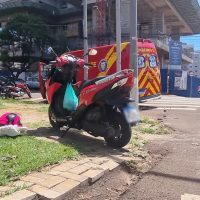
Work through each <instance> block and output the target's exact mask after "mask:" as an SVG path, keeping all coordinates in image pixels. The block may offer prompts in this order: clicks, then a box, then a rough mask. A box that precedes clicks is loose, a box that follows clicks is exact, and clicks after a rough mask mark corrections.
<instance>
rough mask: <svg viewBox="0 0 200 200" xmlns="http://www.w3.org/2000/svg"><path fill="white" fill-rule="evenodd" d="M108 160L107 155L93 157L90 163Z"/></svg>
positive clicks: (101, 162) (100, 162)
mask: <svg viewBox="0 0 200 200" xmlns="http://www.w3.org/2000/svg"><path fill="white" fill-rule="evenodd" d="M107 161H109V158H108V157H95V158H93V159H92V163H95V164H98V165H102V164H103V163H105V162H107Z"/></svg>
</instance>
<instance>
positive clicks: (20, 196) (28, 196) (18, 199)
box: [0, 189, 37, 200]
mask: <svg viewBox="0 0 200 200" xmlns="http://www.w3.org/2000/svg"><path fill="white" fill-rule="evenodd" d="M36 196H37V195H36V193H35V192H31V191H29V190H25V189H24V190H20V191H17V192H15V193H13V194H11V195H8V196H6V197H4V198H2V199H0V200H34V199H35V198H36Z"/></svg>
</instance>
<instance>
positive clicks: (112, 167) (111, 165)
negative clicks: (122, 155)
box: [101, 160, 119, 171]
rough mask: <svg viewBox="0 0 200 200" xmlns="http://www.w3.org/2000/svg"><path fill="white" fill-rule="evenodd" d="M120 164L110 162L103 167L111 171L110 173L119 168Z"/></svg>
mask: <svg viewBox="0 0 200 200" xmlns="http://www.w3.org/2000/svg"><path fill="white" fill-rule="evenodd" d="M118 166H119V164H118V163H117V162H115V161H113V160H109V161H108V162H105V163H104V164H102V165H101V167H103V168H104V169H107V168H108V169H109V170H110V171H111V170H113V169H115V168H116V167H118Z"/></svg>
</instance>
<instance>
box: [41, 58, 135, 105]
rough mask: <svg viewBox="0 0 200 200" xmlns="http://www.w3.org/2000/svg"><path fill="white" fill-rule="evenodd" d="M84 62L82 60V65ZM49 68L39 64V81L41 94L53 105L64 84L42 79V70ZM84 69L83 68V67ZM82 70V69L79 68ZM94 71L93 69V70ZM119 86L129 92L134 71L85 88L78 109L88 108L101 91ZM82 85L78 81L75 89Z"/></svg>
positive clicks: (106, 78) (107, 78)
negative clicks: (56, 93) (127, 89)
mask: <svg viewBox="0 0 200 200" xmlns="http://www.w3.org/2000/svg"><path fill="white" fill-rule="evenodd" d="M81 62H82V61H81V60H80V63H81ZM45 67H46V68H48V65H45V64H44V63H39V64H38V70H39V81H40V84H41V87H40V89H41V94H42V97H43V98H47V100H48V103H51V102H52V100H53V96H54V94H55V92H56V91H57V90H58V89H59V88H60V87H61V86H62V84H60V83H57V82H55V83H53V84H50V81H51V77H49V78H48V79H47V80H46V81H44V80H43V77H42V68H43V69H44V68H45ZM82 67H83V66H82ZM79 69H81V68H79ZM91 69H92V68H91ZM122 79H123V80H124V82H123V83H121V82H119V83H118V84H117V82H118V81H120V80H122ZM115 83H116V84H117V85H116V86H119V85H120V84H122V85H120V86H122V87H123V88H129V90H130V89H131V88H132V87H133V72H132V70H128V69H126V70H122V71H121V72H118V73H115V74H113V75H111V76H107V77H105V78H102V79H100V80H97V81H96V82H95V83H93V84H91V85H89V86H87V87H85V88H83V89H82V90H81V92H80V95H79V97H78V98H79V105H78V108H80V107H82V106H88V105H90V104H92V103H94V102H93V97H94V96H95V95H96V94H97V93H98V92H100V91H102V90H103V89H104V88H106V87H108V86H110V85H113V84H115ZM81 84H82V81H78V82H77V83H76V84H75V85H74V87H77V88H79V87H80V86H81Z"/></svg>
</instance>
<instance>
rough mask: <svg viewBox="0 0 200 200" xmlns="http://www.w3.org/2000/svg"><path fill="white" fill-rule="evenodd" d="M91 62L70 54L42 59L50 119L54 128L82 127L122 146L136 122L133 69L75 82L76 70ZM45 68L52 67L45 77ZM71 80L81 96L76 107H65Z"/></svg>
mask: <svg viewBox="0 0 200 200" xmlns="http://www.w3.org/2000/svg"><path fill="white" fill-rule="evenodd" d="M51 50H52V51H53V49H51ZM53 52H54V51H53ZM94 53H95V50H91V51H90V52H89V54H90V55H91V54H94ZM88 66H89V67H90V66H91V67H92V65H91V64H88V63H86V62H85V61H84V60H83V59H80V58H77V57H75V56H73V55H70V54H63V55H61V56H60V57H58V56H57V58H56V60H55V61H52V62H50V65H45V64H44V63H39V68H38V69H39V80H40V83H41V91H42V96H43V97H45V94H44V92H46V98H47V100H48V102H49V104H50V106H49V121H50V123H51V125H52V126H53V127H54V128H60V127H62V126H68V127H69V128H76V129H79V130H80V129H83V130H85V131H86V132H88V133H89V134H91V135H93V136H95V137H97V136H101V137H104V138H105V141H106V142H107V144H108V145H109V146H112V147H114V148H121V147H123V146H125V145H126V144H128V142H129V141H130V139H131V124H134V123H136V122H137V120H135V119H136V118H135V117H136V116H135V115H136V114H137V113H136V110H135V109H134V107H132V106H131V105H130V102H131V101H132V100H131V99H130V91H131V89H132V87H133V72H132V70H129V69H126V70H122V71H120V72H117V73H115V74H113V75H110V76H107V77H98V78H95V79H92V80H87V81H80V82H76V73H77V71H78V70H79V69H80V68H83V67H88ZM42 68H46V69H48V68H51V70H50V73H49V75H48V77H47V78H46V80H45V81H44V79H43V78H42V71H41V69H42ZM69 82H70V83H73V84H72V85H73V89H74V91H75V93H76V95H77V97H78V100H79V104H78V107H77V110H75V111H68V110H66V109H64V108H63V99H64V94H65V90H66V86H67V84H68V83H69Z"/></svg>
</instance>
